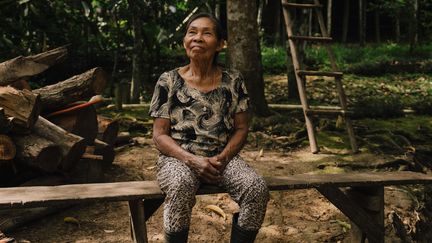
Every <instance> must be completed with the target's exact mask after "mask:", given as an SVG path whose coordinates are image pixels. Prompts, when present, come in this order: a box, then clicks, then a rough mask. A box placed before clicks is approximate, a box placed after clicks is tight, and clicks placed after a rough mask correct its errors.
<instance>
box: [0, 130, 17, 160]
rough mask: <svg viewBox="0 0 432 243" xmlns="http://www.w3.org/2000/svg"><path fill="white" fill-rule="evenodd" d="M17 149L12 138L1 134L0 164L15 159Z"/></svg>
mask: <svg viewBox="0 0 432 243" xmlns="http://www.w3.org/2000/svg"><path fill="white" fill-rule="evenodd" d="M15 155H16V147H15V144H14V143H13V141H12V139H10V137H8V136H6V135H3V134H0V164H2V163H3V162H5V161H10V160H12V159H13V158H15Z"/></svg>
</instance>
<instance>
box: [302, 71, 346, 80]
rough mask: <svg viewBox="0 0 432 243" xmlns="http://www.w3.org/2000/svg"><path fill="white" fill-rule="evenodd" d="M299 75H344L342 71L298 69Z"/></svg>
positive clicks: (338, 76)
mask: <svg viewBox="0 0 432 243" xmlns="http://www.w3.org/2000/svg"><path fill="white" fill-rule="evenodd" d="M297 74H298V75H299V76H325V77H335V78H340V77H342V75H343V73H342V72H323V71H308V70H297Z"/></svg>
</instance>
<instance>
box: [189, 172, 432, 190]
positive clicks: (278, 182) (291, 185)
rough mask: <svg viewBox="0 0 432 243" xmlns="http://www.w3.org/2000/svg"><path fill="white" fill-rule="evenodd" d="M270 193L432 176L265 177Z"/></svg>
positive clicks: (410, 181)
mask: <svg viewBox="0 0 432 243" xmlns="http://www.w3.org/2000/svg"><path fill="white" fill-rule="evenodd" d="M264 179H265V180H266V182H267V186H268V187H269V189H270V191H284V190H293V189H308V188H316V187H320V186H335V187H351V186H391V185H410V184H432V176H431V175H426V174H421V173H416V172H411V171H397V172H367V173H364V172H362V173H344V174H297V175H291V176H283V177H282V176H275V177H265V178H264ZM221 192H224V190H223V189H222V188H219V187H217V186H212V185H205V186H203V187H201V188H200V190H199V191H198V192H197V194H198V195H202V194H212V193H221Z"/></svg>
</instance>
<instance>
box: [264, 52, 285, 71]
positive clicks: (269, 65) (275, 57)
mask: <svg viewBox="0 0 432 243" xmlns="http://www.w3.org/2000/svg"><path fill="white" fill-rule="evenodd" d="M261 61H262V65H263V70H264V73H266V74H281V73H286V70H287V64H286V52H285V49H284V48H282V47H266V46H262V48H261Z"/></svg>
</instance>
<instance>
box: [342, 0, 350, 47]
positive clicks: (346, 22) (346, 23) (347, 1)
mask: <svg viewBox="0 0 432 243" xmlns="http://www.w3.org/2000/svg"><path fill="white" fill-rule="evenodd" d="M344 2H345V4H344V13H343V26H342V42H343V43H346V42H347V36H348V27H349V16H350V0H345V1H344Z"/></svg>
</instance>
